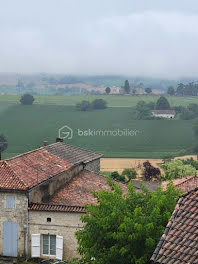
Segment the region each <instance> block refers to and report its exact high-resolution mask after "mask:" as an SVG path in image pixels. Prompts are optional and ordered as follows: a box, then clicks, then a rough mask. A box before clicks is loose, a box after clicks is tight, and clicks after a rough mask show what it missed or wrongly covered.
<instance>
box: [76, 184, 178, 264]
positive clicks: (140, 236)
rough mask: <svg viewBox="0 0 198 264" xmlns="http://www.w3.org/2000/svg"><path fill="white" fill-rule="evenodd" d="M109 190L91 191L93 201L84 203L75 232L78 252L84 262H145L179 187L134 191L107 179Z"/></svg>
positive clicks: (153, 247) (115, 263)
mask: <svg viewBox="0 0 198 264" xmlns="http://www.w3.org/2000/svg"><path fill="white" fill-rule="evenodd" d="M108 182H109V184H110V186H111V188H112V191H111V192H110V191H100V192H94V194H93V195H94V197H95V198H96V199H97V201H98V204H97V205H88V206H87V212H88V214H86V215H84V216H82V218H81V219H82V221H83V223H84V226H83V229H82V230H80V231H78V232H77V233H76V237H77V240H78V244H79V248H78V250H79V253H80V254H81V255H82V258H83V260H84V261H85V263H86V262H87V263H94V264H104V263H105V264H112V263H114V264H129V263H131V264H146V263H148V262H149V259H150V257H151V255H152V253H153V251H154V249H155V247H156V245H157V243H158V242H159V239H160V237H161V235H162V233H163V232H164V229H165V226H166V225H167V223H168V221H169V218H170V216H171V214H172V212H173V210H174V207H175V204H176V200H177V199H178V197H179V194H180V191H179V190H177V189H175V188H174V186H173V185H172V184H169V185H168V187H167V190H166V191H164V190H162V189H160V188H159V189H158V190H157V191H155V192H149V191H148V190H147V189H146V188H145V187H144V188H143V192H137V191H135V189H134V187H133V186H132V184H129V185H128V193H127V195H125V196H123V193H122V190H121V188H120V187H119V186H118V185H116V184H115V183H113V182H111V181H109V180H108Z"/></svg>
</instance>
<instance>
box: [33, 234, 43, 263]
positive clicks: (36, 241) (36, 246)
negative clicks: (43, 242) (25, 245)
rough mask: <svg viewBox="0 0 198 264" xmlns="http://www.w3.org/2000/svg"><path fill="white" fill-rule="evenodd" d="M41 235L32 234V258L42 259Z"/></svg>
mask: <svg viewBox="0 0 198 264" xmlns="http://www.w3.org/2000/svg"><path fill="white" fill-rule="evenodd" d="M40 251H41V250H40V234H32V258H40V255H41V253H40Z"/></svg>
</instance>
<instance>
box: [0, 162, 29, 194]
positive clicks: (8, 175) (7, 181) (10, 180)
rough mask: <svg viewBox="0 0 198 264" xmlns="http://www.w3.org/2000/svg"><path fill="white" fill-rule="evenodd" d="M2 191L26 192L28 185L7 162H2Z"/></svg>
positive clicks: (0, 184) (0, 178)
mask: <svg viewBox="0 0 198 264" xmlns="http://www.w3.org/2000/svg"><path fill="white" fill-rule="evenodd" d="M0 189H7V190H8V189H9V190H26V189H27V186H26V184H25V183H24V182H23V181H22V180H21V179H20V178H19V177H18V176H17V175H16V174H15V173H14V171H13V170H12V169H11V168H10V167H9V166H8V164H7V162H6V161H2V162H0Z"/></svg>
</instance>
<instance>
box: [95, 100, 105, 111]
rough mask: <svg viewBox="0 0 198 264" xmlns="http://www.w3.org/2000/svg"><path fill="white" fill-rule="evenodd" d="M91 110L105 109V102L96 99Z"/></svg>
mask: <svg viewBox="0 0 198 264" xmlns="http://www.w3.org/2000/svg"><path fill="white" fill-rule="evenodd" d="M91 105H92V108H93V109H105V108H107V102H106V101H105V100H103V99H96V100H94V101H93V102H92V104H91Z"/></svg>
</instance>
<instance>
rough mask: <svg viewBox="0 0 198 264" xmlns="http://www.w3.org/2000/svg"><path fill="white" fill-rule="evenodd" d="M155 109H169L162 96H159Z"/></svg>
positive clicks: (166, 101)
mask: <svg viewBox="0 0 198 264" xmlns="http://www.w3.org/2000/svg"><path fill="white" fill-rule="evenodd" d="M155 108H156V109H157V110H169V109H171V107H170V104H169V102H168V100H167V99H166V97H164V96H160V98H159V99H158V100H157V102H156V106H155Z"/></svg>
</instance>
